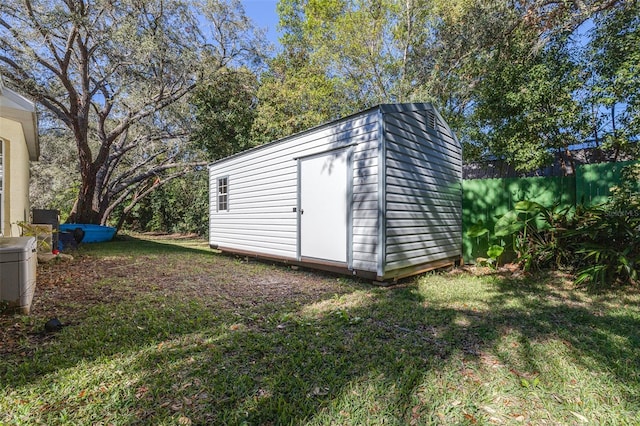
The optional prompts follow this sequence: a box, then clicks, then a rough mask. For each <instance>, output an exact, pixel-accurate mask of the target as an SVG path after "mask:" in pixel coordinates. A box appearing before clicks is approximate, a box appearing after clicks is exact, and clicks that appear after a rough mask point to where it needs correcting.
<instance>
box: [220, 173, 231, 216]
mask: <svg viewBox="0 0 640 426" xmlns="http://www.w3.org/2000/svg"><path fill="white" fill-rule="evenodd" d="M225 210H229V178H228V177H223V178H218V211H219V212H220V211H225Z"/></svg>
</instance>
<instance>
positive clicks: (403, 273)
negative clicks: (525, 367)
mask: <svg viewBox="0 0 640 426" xmlns="http://www.w3.org/2000/svg"><path fill="white" fill-rule="evenodd" d="M209 247H210V248H212V249H215V250H220V251H221V252H223V253H225V254H233V255H238V256H246V257H249V258H253V259H256V260H263V261H272V262H278V263H282V264H284V265H292V266H295V267H303V268H309V269H317V270H321V271H326V272H332V273H335V274H341V275H350V276H356V277H360V278H363V279H365V280H371V281H373V282H374V283H375V284H377V285H389V281H391V282H395V281H398V280H400V279H402V278H407V277H410V276H413V275H419V274H422V273H424V272H429V271H433V270H436V269H442V268H447V267H451V266H455V265H458V264H460V261H461V256H454V257H450V258H447V259H442V260H436V261H434V262H429V263H424V264H420V265H413V266H409V267H406V268H402V269H396V270H393V271H389V272H387V273H385V275H384V276H379V275H378V274H377V273H376V272H373V271H363V270H357V269H349V268H348V267H347V265H346V264H345V263H339V262H330V261H323V260H319V259H311V258H303V259H302V260H301V261H298V260H296V259H292V258H289V257H284V256H274V255H269V254H264V253H256V252H252V251H246V250H238V249H233V248H228V247H220V246H218V245H209Z"/></svg>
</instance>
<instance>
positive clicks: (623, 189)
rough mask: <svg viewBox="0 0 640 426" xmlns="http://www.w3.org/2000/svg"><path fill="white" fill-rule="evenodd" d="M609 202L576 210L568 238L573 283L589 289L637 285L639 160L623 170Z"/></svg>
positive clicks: (639, 227)
mask: <svg viewBox="0 0 640 426" xmlns="http://www.w3.org/2000/svg"><path fill="white" fill-rule="evenodd" d="M621 182H622V183H621V184H620V186H617V187H614V188H612V189H611V193H612V195H611V198H610V200H609V202H607V203H606V204H603V205H599V206H594V207H590V208H588V209H584V211H579V212H578V214H577V215H576V216H577V218H576V226H575V229H573V230H572V231H571V232H569V233H568V237H569V239H570V240H572V242H573V244H574V245H575V253H576V255H577V256H576V258H575V263H574V266H575V268H576V270H577V279H576V284H578V285H582V286H587V287H590V288H592V289H598V288H603V287H607V286H611V285H614V284H621V285H624V284H637V282H638V270H639V269H640V163H636V164H633V165H630V166H627V167H625V168H624V169H623V171H622V180H621Z"/></svg>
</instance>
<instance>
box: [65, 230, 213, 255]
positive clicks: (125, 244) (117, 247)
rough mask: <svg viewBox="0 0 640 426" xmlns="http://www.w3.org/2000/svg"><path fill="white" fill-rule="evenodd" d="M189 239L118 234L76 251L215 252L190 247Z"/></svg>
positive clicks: (98, 253) (115, 252) (103, 252)
mask: <svg viewBox="0 0 640 426" xmlns="http://www.w3.org/2000/svg"><path fill="white" fill-rule="evenodd" d="M188 243H189V240H187V239H185V240H179V242H178V243H176V242H175V241H172V242H170V241H164V240H162V239H156V240H150V239H141V238H136V237H133V236H129V235H117V236H116V237H115V238H114V239H113V240H111V241H108V242H103V243H87V244H82V245H80V247H79V248H78V250H77V251H76V253H78V254H88V255H97V256H127V255H131V254H135V255H136V256H145V255H169V254H181V253H182V254H188V253H193V254H203V255H207V254H208V255H211V254H213V253H215V252H214V251H213V250H210V249H209V248H208V246H206V245H203V248H194V247H190V246H188V245H187V244H188Z"/></svg>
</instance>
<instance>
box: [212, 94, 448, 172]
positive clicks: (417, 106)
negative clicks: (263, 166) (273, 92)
mask: <svg viewBox="0 0 640 426" xmlns="http://www.w3.org/2000/svg"><path fill="white" fill-rule="evenodd" d="M427 109H431V110H433V111H436V109H435V108H434V107H433V105H432V104H431V103H427V102H419V103H402V104H378V105H375V106H372V107H370V108H367V109H363V110H361V111H358V112H355V113H353V114H350V115H347V116H345V117H341V118H339V119H337V120H333V121H329V122H326V123H322V124H319V125H317V126H315V127H311V128H309V129H307V130H303V131H301V132H298V133H294V134H292V135H289V136H285V137H284V138H281V139H276V140H274V141H272V142H268V143H266V144H263V145H258V146H255V147H253V148H249V149H247V150H244V151H242V152H238V153H235V154H232V155H229V156H227V157H224V158H220V159H218V160H215V161H212V162H211V163H209V166H211V165H213V164H218V163H221V162H223V161H227V160H229V159H232V158H236V157H239V156H242V155H244V154H246V153H248V152H254V151H257V150H260V149H263V148H266V147H269V146H272V145H276V144H278V143H281V142H284V141H287V140H289V139H293V138H297V137H300V136H302V135H304V134H307V133H311V132H315V131H317V130H321V129H324V128H327V127H331V126H334V125H336V124H339V123H341V122H343V121H347V120H350V119H351V118H353V117H355V116H357V115H361V114H367V113H370V112H373V111H375V110H378V111H380V112H381V113H383V114H385V113H393V112H408V111H416V110H419V111H423V110H427ZM436 113H437V111H436ZM438 115H439V114H438Z"/></svg>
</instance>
